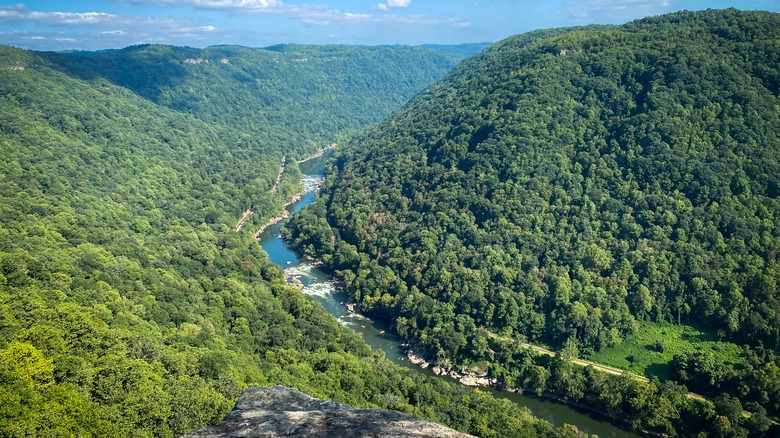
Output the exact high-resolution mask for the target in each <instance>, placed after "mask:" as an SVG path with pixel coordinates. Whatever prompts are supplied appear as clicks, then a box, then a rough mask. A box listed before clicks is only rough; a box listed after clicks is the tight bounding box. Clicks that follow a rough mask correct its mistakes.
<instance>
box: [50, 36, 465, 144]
mask: <svg viewBox="0 0 780 438" xmlns="http://www.w3.org/2000/svg"><path fill="white" fill-rule="evenodd" d="M445 48H447V49H449V50H445ZM445 48H441V49H439V50H428V49H425V48H423V47H407V46H376V47H361V46H338V45H337V46H307V45H297V44H289V45H278V46H271V47H268V48H265V49H257V48H247V47H240V46H212V47H207V48H205V49H196V48H189V47H173V46H162V45H140V46H132V47H128V48H125V49H122V50H117V51H109V52H76V53H72V54H66V55H60V56H56V57H54V56H53V55H49V56H51V57H52V62H54V63H56V64H57V68H60V69H63V70H65V71H66V72H68V73H69V74H71V75H75V76H76V77H79V78H82V79H86V80H90V79H91V78H94V77H102V78H105V79H107V80H109V81H111V82H112V83H114V84H116V85H120V86H122V87H125V88H127V89H129V90H131V91H133V92H134V93H135V94H137V95H139V96H141V97H143V98H146V99H148V100H150V101H151V102H154V103H155V104H157V105H160V106H164V107H167V108H170V109H172V110H174V111H177V112H185V113H188V114H191V115H193V116H195V117H196V118H198V119H200V120H202V121H204V122H206V123H209V124H212V125H217V126H220V127H222V128H223V129H224V131H225V132H224V134H223V140H224V141H225V142H226V143H229V144H232V145H235V146H238V147H240V148H248V149H252V150H259V151H262V152H264V153H268V152H279V151H283V152H284V153H286V154H288V155H292V156H294V157H296V158H299V159H300V158H302V157H304V156H306V155H308V154H311V153H313V152H315V151H316V150H318V149H320V148H322V146H323V145H326V144H330V143H333V142H336V141H338V140H341V139H344V138H346V137H347V136H348V135H349V134H353V133H355V132H357V131H358V129H359V128H361V127H363V126H366V125H367V124H370V123H374V122H378V121H379V120H381V119H383V118H384V117H386V116H388V115H389V114H390V113H391V112H392V111H394V110H396V109H397V108H399V107H401V105H403V104H404V103H406V102H408V101H409V99H411V98H412V97H413V96H414V95H415V94H417V93H418V92H419V91H421V90H422V89H423V88H424V87H425V86H427V85H429V84H431V83H432V82H434V81H435V80H437V79H439V78H441V77H442V76H443V75H444V74H445V73H446V72H447V71H449V70H450V69H451V68H452V67H453V66H454V65H455V64H456V63H457V62H458V61H460V60H461V59H463V58H464V57H466V56H468V55H469V54H471V53H474V52H476V51H478V50H479V49H480V47H479V46H477V45H475V46H473V47H472V46H470V45H466V46H463V47H461V46H445Z"/></svg>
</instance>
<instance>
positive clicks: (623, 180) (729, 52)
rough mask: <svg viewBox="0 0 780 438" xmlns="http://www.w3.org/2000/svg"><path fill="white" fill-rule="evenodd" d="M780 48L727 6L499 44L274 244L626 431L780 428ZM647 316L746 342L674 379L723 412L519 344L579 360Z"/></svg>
mask: <svg viewBox="0 0 780 438" xmlns="http://www.w3.org/2000/svg"><path fill="white" fill-rule="evenodd" d="M779 37H780V16H779V15H778V14H773V13H766V12H741V11H736V10H723V11H712V10H709V11H704V12H680V13H676V14H670V15H665V16H661V17H654V18H647V19H643V20H638V21H635V22H631V23H628V24H626V25H623V26H595V27H585V28H570V29H553V30H542V31H535V32H531V33H528V34H523V35H518V36H515V37H511V38H509V39H507V40H504V41H502V42H499V43H496V44H494V45H493V46H491V47H489V48H487V49H485V50H483V51H482V52H481V53H480V54H478V55H475V56H473V57H471V58H469V59H467V60H466V61H464V62H462V63H461V64H459V65H458V66H457V67H456V68H455V69H454V70H453V71H452V72H451V73H450V74H448V75H447V77H445V79H443V80H442V81H440V82H438V83H436V84H434V85H433V86H431V87H429V88H428V89H427V90H426V91H424V92H423V93H421V94H420V95H419V96H418V97H416V98H415V99H414V100H413V101H412V102H410V103H409V104H408V105H406V106H405V107H404V108H403V109H402V110H400V111H399V112H397V113H396V114H394V115H393V116H392V117H391V118H389V119H388V120H386V121H385V122H383V123H382V124H380V125H378V126H377V127H375V128H373V129H371V130H370V131H368V132H367V133H366V134H364V135H361V136H358V137H357V138H355V139H354V140H353V141H352V142H351V144H350V146H348V147H346V148H344V149H342V150H341V151H340V152H339V156H338V157H337V158H336V160H335V162H334V163H333V165H332V168H331V171H330V173H329V175H328V178H327V181H326V184H325V187H324V189H323V191H322V195H321V198H320V200H319V201H318V203H317V204H316V205H315V206H312V207H311V208H309V210H308V211H305V212H303V213H301V214H300V215H298V216H295V217H293V220H292V221H290V222H289V223H288V226H287V227H288V228H287V232H288V233H289V234H290V235H291V237H292V238H293V239H294V240H295V241H296V242H297V243H298V244H300V245H301V247H302V248H303V249H304V250H305V251H307V252H309V253H311V254H313V255H316V256H319V257H321V258H322V259H323V260H325V261H326V262H327V263H329V264H330V266H331V267H332V268H333V269H335V270H337V271H338V272H340V274H341V276H342V278H344V280H345V282H346V284H347V287H348V290H349V291H350V292H351V294H352V296H353V298H354V299H355V300H356V301H357V302H359V303H360V304H361V305H362V306H363V308H364V309H366V310H367V311H369V312H372V313H373V314H376V315H384V316H385V317H388V318H390V319H391V320H392V322H393V323H394V324H395V326H396V328H397V330H398V332H399V333H400V334H401V335H402V336H404V337H405V338H407V339H409V340H411V341H413V342H415V343H416V344H417V345H418V347H419V348H420V349H421V350H422V351H423V352H424V353H425V354H426V355H427V356H428V357H429V358H431V359H433V360H435V361H437V362H438V363H441V364H445V365H448V366H449V365H452V364H454V365H457V366H463V367H469V366H473V365H475V364H476V365H478V366H482V367H485V366H488V367H489V368H490V369H491V373H493V374H494V375H495V376H496V377H499V378H500V379H504V381H505V382H507V383H508V384H509V385H510V386H512V385H520V386H524V387H527V388H534V389H536V390H538V391H544V390H549V391H553V392H556V393H558V394H561V395H563V396H565V397H566V398H569V399H571V400H573V401H579V402H586V403H588V404H590V405H592V406H596V407H598V408H599V409H603V410H605V411H607V412H610V414H611V415H613V416H615V417H618V418H628V419H629V421H631V422H632V424H634V425H635V427H638V428H644V427H646V428H654V429H656V430H659V431H663V432H665V433H698V432H699V431H702V430H704V431H710V432H713V433H714V432H715V431H714V428H717V427H725V426H726V425H728V427H729V428H733V429H730V430H731V431H732V432H733V433H744V431H745V430H749V431H751V432H754V433H757V434H762V433H765V430H766V429H763V427H764V426H766V424H765V425H764V426H760V427H758V426H756V425H755V424H754V425H750V426H747V425H746V423H745V422H744V419H741V418H739V416H734V415H733V413H734V412H739V410H737V409H735V408H734V406H735V403H734V401H735V399H736V398H739V399H741V400H742V402H743V403H747V402H751V403H757V404H759V405H761V406H757V405H751V406H753V407H754V408H755V409H754V410H756V411H761V410H763V409H767V410H768V411H770V413H771V414H772V415H777V414H778V413H780V406H779V405H778V404H777V400H778V397H777V396H778V395H780V394H779V393H778V390H777V388H778V386H777V385H778V382H780V378H778V376H777V374H776V373H774V371H771V370H777V369H780V368H778V366H777V365H778V363H777V362H778V360H777V357H776V349H777V348H778V347H779V346H780V345H778V343H777V342H778V336H777V333H778V332H780V302H778V298H779V297H778V296H777V284H778V281H780V266H779V265H778V259H777V256H778V250H779V249H780V228H778V222H779V221H780V200H778V194H780V192H778V188H779V187H780V180H779V179H778V178H780V139H778V133H780V113H778V110H777V108H778V102H779V100H780V98H779V96H778V94H779V93H780V87H779V84H780V45H779V44H780V43H778V41H780V39H779ZM642 321H650V322H657V323H660V322H664V321H666V322H673V323H676V324H679V323H688V324H694V325H696V326H699V327H702V328H703V329H705V330H706V331H708V332H709V333H712V334H717V336H718V337H719V338H721V339H726V340H731V341H732V342H736V343H738V344H742V345H743V346H744V353H743V356H742V357H741V358H740V360H739V361H738V362H739V363H736V364H723V363H718V362H719V361H718V358H717V357H712V356H711V355H709V353H704V352H700V353H696V354H693V355H691V356H681V357H678V358H675V361H674V362H673V363H672V364H671V365H669V366H670V367H671V370H672V373H673V374H674V377H675V378H676V380H677V381H678V382H679V383H684V384H691V385H696V390H697V391H705V392H706V393H707V394H708V395H712V396H714V397H717V396H720V394H721V393H724V392H725V393H727V394H729V397H728V398H727V399H725V401H724V400H723V399H717V400H716V403H715V408H712V405H710V407H709V408H696V407H692V403H694V402H692V401H690V400H685V397H682V398H680V397H679V396H678V395H674V394H679V392H678V391H679V388H678V389H674V384H671V383H670V384H668V385H671V386H668V385H667V384H664V385H667V386H664V385H661V384H657V383H655V382H651V384H650V385H643V384H639V383H637V382H628V381H623V382H622V383H616V381H617V380H618V379H606V378H604V377H594V376H593V373H592V372H585V373H582V372H581V370H579V371H578V370H576V369H571V368H570V367H567V366H566V365H565V364H563V363H561V362H557V361H555V360H554V361H548V360H547V359H544V358H538V357H537V358H535V359H531V358H530V356H533V355H530V354H528V353H527V352H523V351H522V349H521V348H519V347H518V343H519V342H521V341H523V340H529V341H531V342H537V343H544V344H548V345H551V346H555V347H558V348H561V347H564V350H565V351H567V352H569V353H571V352H577V351H580V352H582V353H585V354H587V353H589V352H592V351H597V350H600V349H603V348H606V347H611V346H614V345H617V344H619V343H620V342H622V340H623V339H624V337H625V336H626V335H627V334H630V333H632V332H634V331H635V330H636V329H637V327H638V326H639V322H642ZM507 339H514V340H515V341H514V342H509V341H507ZM662 341H663V340H661V344H659V347H658V348H660V349H661V350H662V349H663V343H662ZM534 361H535V362H536V364H537V365H539V364H540V365H543V366H544V369H546V370H547V371H546V372H542V371H540V370H539V369H538V368H535V365H534ZM529 364H530V365H529ZM597 374H598V373H597ZM613 380H614V381H613ZM610 381H612V383H605V382H610ZM605 385H606V386H605ZM737 388H738V389H737ZM637 394H644V395H643V396H641V397H640V398H641V399H642V400H641V401H640V400H638V399H637V397H638V396H637ZM649 394H652V396H650V395H649ZM730 396H734V397H735V398H731V397H730ZM649 400H654V401H649ZM736 403H737V405H738V404H739V400H737V402H736ZM704 404H705V405H706V404H707V403H704ZM651 406H652V407H651ZM670 406H674V408H671V410H666V408H664V407H670ZM726 406H729V408H728V409H727V408H726ZM644 409H648V410H647V411H645V410H644ZM697 409H705V410H706V409H711V410H710V411H709V413H706V412H705V411H702V410H699V411H698V413H693V411H695V410H697ZM726 411H728V412H731V414H726V413H725V412H726ZM718 416H721V417H723V419H725V420H726V422H723V421H722V420H723V419H719V420H716V417H718ZM684 418H687V420H681V419H684ZM766 427H768V426H766ZM740 428H745V429H740ZM737 429H739V430H741V431H742V432H735V431H736V430H737ZM721 432H722V431H721ZM730 433H731V432H730Z"/></svg>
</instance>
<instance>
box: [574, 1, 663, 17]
mask: <svg viewBox="0 0 780 438" xmlns="http://www.w3.org/2000/svg"><path fill="white" fill-rule="evenodd" d="M671 3H672V0H573V1H570V2H569V3H568V4H567V9H568V11H569V14H570V15H571V17H572V18H573V19H574V20H575V21H578V22H589V23H590V22H597V21H598V22H607V21H625V20H631V19H636V18H642V17H646V16H648V15H656V14H661V13H664V12H667V10H668V9H669V7H670V6H671Z"/></svg>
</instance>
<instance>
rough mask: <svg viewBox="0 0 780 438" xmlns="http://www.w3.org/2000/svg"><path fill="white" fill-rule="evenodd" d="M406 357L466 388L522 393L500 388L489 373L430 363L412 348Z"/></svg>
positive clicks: (519, 390) (408, 350)
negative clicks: (475, 387)
mask: <svg viewBox="0 0 780 438" xmlns="http://www.w3.org/2000/svg"><path fill="white" fill-rule="evenodd" d="M406 357H407V358H409V362H411V363H412V364H414V365H417V366H419V367H420V368H430V369H431V371H432V372H433V374H436V375H437V376H449V377H451V378H453V379H455V380H457V381H459V382H460V383H461V384H462V385H466V386H483V387H486V386H489V387H493V388H496V389H501V390H502V391H510V392H519V393H522V390H521V389H514V388H510V389H505V388H502V387H500V386H499V384H498V380H497V379H496V378H495V377H488V373H487V372H486V371H485V372H482V373H478V372H474V371H471V372H460V371H458V370H456V369H455V368H449V369H447V368H443V367H440V366H438V365H436V364H435V363H433V362H428V361H427V360H426V359H425V358H424V357H423V356H422V355H421V354H420V353H418V352H416V351H415V350H414V349H412V348H408V349H407V350H406Z"/></svg>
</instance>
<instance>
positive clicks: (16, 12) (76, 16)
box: [0, 0, 780, 50]
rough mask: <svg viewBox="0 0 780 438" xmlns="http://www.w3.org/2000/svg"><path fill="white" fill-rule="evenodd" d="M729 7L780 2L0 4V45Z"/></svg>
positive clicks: (477, 29)
mask: <svg viewBox="0 0 780 438" xmlns="http://www.w3.org/2000/svg"><path fill="white" fill-rule="evenodd" d="M728 7H735V8H737V9H744V10H755V9H761V10H768V11H774V12H780V0H538V1H527V0H444V1H441V0H437V1H433V0H385V1H383V2H379V0H365V1H363V0H360V1H359V0H93V1H83V0H27V1H22V2H21V3H12V2H6V1H4V0H0V44H7V45H13V46H17V47H22V48H25V49H34V50H71V49H79V50H101V49H111V48H122V47H126V46H129V45H134V44H145V43H158V44H171V45H176V46H192V47H206V46H210V45H216V44H238V45H243V46H249V47H266V46H269V45H273V44H281V43H305V44H363V45H377V44H411V45H418V44H428V43H432V44H460V43H469V42H495V41H499V40H501V39H504V38H506V37H508V36H510V35H514V34H518V33H523V32H528V31H530V30H534V29H539V28H550V27H562V26H576V25H583V24H593V23H597V24H620V23H625V22H628V21H631V20H634V19H638V18H642V17H646V16H648V15H659V14H664V13H668V12H674V11H679V10H682V9H687V10H702V9H707V8H715V9H720V8H728Z"/></svg>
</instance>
